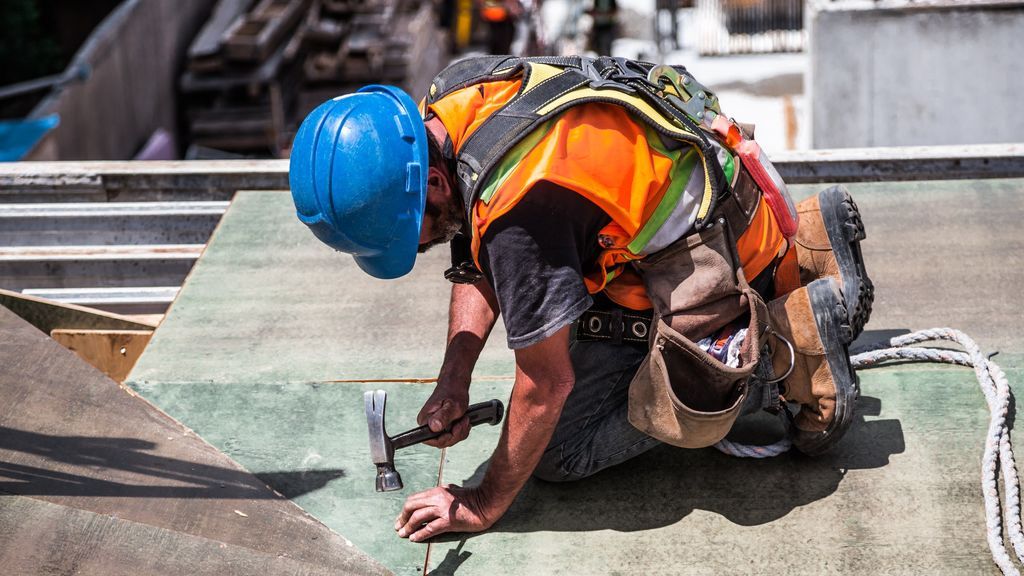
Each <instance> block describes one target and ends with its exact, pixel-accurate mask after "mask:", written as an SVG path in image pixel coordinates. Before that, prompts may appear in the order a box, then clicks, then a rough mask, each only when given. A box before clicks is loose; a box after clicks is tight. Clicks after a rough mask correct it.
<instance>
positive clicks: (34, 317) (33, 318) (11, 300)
mask: <svg viewBox="0 0 1024 576" xmlns="http://www.w3.org/2000/svg"><path fill="white" fill-rule="evenodd" d="M0 306H4V307H6V308H7V309H8V310H10V311H11V312H14V313H15V314H17V315H18V316H21V317H22V318H24V319H25V321H27V322H28V323H29V324H31V325H33V326H35V327H36V328H38V329H40V330H42V331H43V332H45V333H46V334H49V333H51V332H53V331H54V330H62V329H74V330H152V329H154V328H156V324H155V323H148V322H142V321H139V320H138V319H132V318H128V317H125V316H121V315H119V314H113V313H110V312H103V311H102V310H96V309H95V308H88V307H86V306H77V305H75V304H64V303H61V302H56V301H54V300H47V299H45V298H37V297H35V296H27V295H25V294H21V293H19V292H13V291H11V290H3V289H0Z"/></svg>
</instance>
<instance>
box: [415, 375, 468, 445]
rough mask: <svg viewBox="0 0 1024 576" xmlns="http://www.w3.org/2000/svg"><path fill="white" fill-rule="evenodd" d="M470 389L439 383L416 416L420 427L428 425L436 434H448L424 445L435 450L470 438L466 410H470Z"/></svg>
mask: <svg viewBox="0 0 1024 576" xmlns="http://www.w3.org/2000/svg"><path fill="white" fill-rule="evenodd" d="M468 388H469V387H468V386H458V385H455V386H446V385H445V384H444V383H442V382H438V385H437V387H436V388H434V393H433V394H431V395H430V398H427V402H426V404H424V405H423V408H421V409H420V413H419V415H418V416H416V422H418V423H419V424H420V425H423V424H426V425H427V426H429V427H430V429H431V430H432V431H434V432H440V431H442V430H448V432H445V433H444V434H441V435H440V436H438V437H437V438H434V439H433V440H428V441H427V442H424V444H426V445H427V446H433V447H435V448H447V447H449V446H454V445H455V444H458V443H459V442H462V441H463V440H465V439H466V438H467V437H468V436H469V428H470V426H469V418H466V410H467V409H468V408H469V389H468Z"/></svg>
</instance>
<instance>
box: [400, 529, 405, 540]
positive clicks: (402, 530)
mask: <svg viewBox="0 0 1024 576" xmlns="http://www.w3.org/2000/svg"><path fill="white" fill-rule="evenodd" d="M398 536H399V537H401V538H405V536H406V534H405V528H402V529H401V530H399V531H398Z"/></svg>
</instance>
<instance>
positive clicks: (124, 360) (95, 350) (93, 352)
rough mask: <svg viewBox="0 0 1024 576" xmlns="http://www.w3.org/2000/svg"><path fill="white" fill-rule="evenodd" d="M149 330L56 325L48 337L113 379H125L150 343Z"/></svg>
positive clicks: (150, 333) (151, 332)
mask: <svg viewBox="0 0 1024 576" xmlns="http://www.w3.org/2000/svg"><path fill="white" fill-rule="evenodd" d="M152 336H153V331H152V330H77V329H58V330H54V331H52V332H50V337H51V338H53V339H54V340H56V341H57V342H59V343H60V344H61V345H63V346H64V347H65V348H67V349H68V350H71V351H72V352H74V353H75V354H78V357H79V358H81V359H82V360H85V361H86V362H88V363H89V364H91V365H92V366H94V367H95V368H96V369H98V370H99V371H100V372H103V373H104V374H106V375H107V376H108V377H109V378H110V379H111V380H113V381H115V382H118V383H120V382H124V379H125V378H126V377H127V376H128V373H129V372H131V370H132V366H135V362H136V361H137V360H138V359H139V356H141V355H142V351H143V350H145V349H146V345H147V344H149V339H150V337H152Z"/></svg>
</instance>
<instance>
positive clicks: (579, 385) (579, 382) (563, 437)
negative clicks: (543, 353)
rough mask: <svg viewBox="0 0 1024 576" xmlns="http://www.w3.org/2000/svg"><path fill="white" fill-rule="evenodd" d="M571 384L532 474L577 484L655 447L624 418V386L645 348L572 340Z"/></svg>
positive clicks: (626, 391) (637, 365)
mask: <svg viewBox="0 0 1024 576" xmlns="http://www.w3.org/2000/svg"><path fill="white" fill-rule="evenodd" d="M569 355H570V357H571V358H572V367H573V370H574V371H575V373H576V385H575V386H574V387H573V389H572V392H571V393H570V394H569V398H568V399H567V400H566V402H565V407H564V408H562V416H561V418H560V419H559V420H558V425H557V427H556V428H555V432H554V434H553V435H552V436H551V442H550V443H549V444H548V448H547V450H546V451H545V452H544V456H543V457H541V460H540V463H539V464H538V465H537V468H536V470H534V472H533V475H534V476H536V477H538V478H540V479H542V480H548V481H551V482H567V481H570V480H579V479H581V478H586V477H587V476H590V475H592V474H595V473H597V472H599V471H601V470H604V469H605V468H608V467H609V466H615V465H616V464H620V463H622V462H625V461H626V460H629V459H630V458H633V457H634V456H637V455H639V454H642V453H644V452H646V451H647V450H650V449H651V448H653V447H655V446H657V445H658V444H660V442H659V441H658V440H655V439H654V438H651V437H650V436H648V435H646V434H644V433H643V432H640V431H639V430H637V429H636V428H634V427H633V425H632V424H630V423H629V419H628V418H627V409H628V393H629V383H630V382H631V381H632V380H633V375H634V374H636V371H637V369H638V368H639V367H640V363H641V362H643V359H644V356H646V355H647V349H646V347H641V346H632V345H615V344H610V343H608V342H602V341H587V342H573V343H572V346H571V348H570V349H569Z"/></svg>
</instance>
